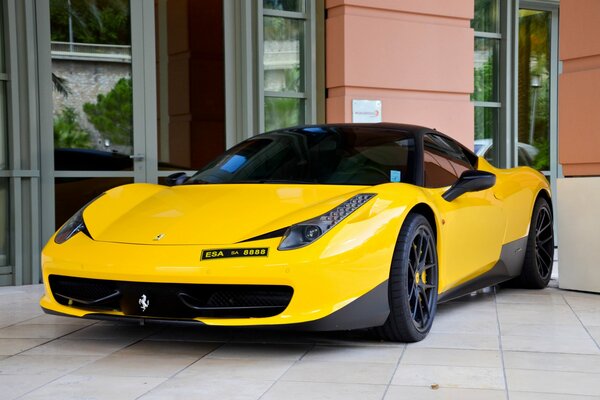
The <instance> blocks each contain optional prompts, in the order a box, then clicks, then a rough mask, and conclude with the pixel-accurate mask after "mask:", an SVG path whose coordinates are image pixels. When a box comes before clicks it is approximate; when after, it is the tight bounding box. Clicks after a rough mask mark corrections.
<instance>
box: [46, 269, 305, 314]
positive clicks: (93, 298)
mask: <svg viewBox="0 0 600 400" xmlns="http://www.w3.org/2000/svg"><path fill="white" fill-rule="evenodd" d="M49 283H50V290H51V291H52V294H53V296H54V298H55V299H56V301H57V302H59V303H60V304H62V305H66V306H72V307H77V308H83V309H88V310H91V311H110V310H114V311H121V312H123V313H124V314H125V315H131V316H145V317H161V318H196V317H210V318H260V317H271V316H274V315H277V314H280V313H281V312H283V310H285V308H286V307H287V305H288V304H289V302H290V300H291V299H292V295H293V292H294V290H293V289H292V288H291V287H290V286H283V285H212V284H211V285H209V284H179V283H143V282H126V281H111V280H101V279H87V278H73V277H68V276H60V275H50V277H49ZM144 296H145V297H144Z"/></svg>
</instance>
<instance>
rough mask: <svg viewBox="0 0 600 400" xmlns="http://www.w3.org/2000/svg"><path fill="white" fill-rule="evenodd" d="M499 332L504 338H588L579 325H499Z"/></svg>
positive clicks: (584, 330)
mask: <svg viewBox="0 0 600 400" xmlns="http://www.w3.org/2000/svg"><path fill="white" fill-rule="evenodd" d="M500 332H501V333H502V335H505V336H545V337H546V336H552V337H559V338H564V340H565V341H568V339H569V338H580V339H581V338H589V334H588V332H587V331H586V329H585V328H584V327H583V325H581V324H573V325H551V324H528V323H518V324H507V323H503V324H501V325H500Z"/></svg>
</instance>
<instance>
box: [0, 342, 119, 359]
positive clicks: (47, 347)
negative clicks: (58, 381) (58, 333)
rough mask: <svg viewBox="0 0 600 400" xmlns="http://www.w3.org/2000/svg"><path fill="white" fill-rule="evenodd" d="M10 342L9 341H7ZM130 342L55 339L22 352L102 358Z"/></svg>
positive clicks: (26, 353) (25, 353)
mask: <svg viewBox="0 0 600 400" xmlns="http://www.w3.org/2000/svg"><path fill="white" fill-rule="evenodd" d="M7 340H11V339H7ZM130 343H131V341H130V340H91V339H85V340H75V339H56V340H53V341H51V342H48V343H45V344H43V345H41V346H38V347H35V348H33V349H31V350H27V351H26V352H24V353H23V354H24V355H64V356H104V355H108V354H110V353H114V352H115V351H117V350H119V349H122V348H123V347H125V346H127V345H129V344H130Z"/></svg>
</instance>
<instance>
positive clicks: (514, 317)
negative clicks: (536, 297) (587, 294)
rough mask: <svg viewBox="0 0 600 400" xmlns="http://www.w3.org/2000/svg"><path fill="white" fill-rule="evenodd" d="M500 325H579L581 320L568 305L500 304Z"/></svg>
mask: <svg viewBox="0 0 600 400" xmlns="http://www.w3.org/2000/svg"><path fill="white" fill-rule="evenodd" d="M498 320H499V321H500V325H501V326H502V324H505V323H509V324H520V323H528V324H550V325H571V324H574V325H577V324H579V319H577V317H576V316H575V314H574V313H573V311H572V310H571V308H570V307H569V306H568V305H560V304H556V305H541V304H498Z"/></svg>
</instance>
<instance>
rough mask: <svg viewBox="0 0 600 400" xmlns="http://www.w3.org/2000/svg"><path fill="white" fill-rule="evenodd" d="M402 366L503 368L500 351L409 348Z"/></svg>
mask: <svg viewBox="0 0 600 400" xmlns="http://www.w3.org/2000/svg"><path fill="white" fill-rule="evenodd" d="M400 364H401V365H404V364H413V365H445V366H449V367H483V368H502V360H501V358H500V351H494V350H464V349H429V348H418V347H409V348H408V349H406V351H405V352H404V354H403V356H402V360H401V361H400Z"/></svg>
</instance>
